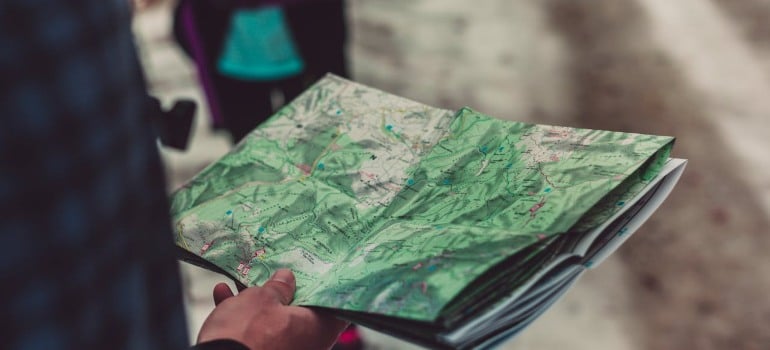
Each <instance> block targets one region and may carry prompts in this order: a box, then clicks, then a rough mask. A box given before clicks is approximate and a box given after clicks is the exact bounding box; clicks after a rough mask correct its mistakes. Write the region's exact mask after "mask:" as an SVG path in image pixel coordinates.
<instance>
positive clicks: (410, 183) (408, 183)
mask: <svg viewBox="0 0 770 350" xmlns="http://www.w3.org/2000/svg"><path fill="white" fill-rule="evenodd" d="M406 184H407V185H409V186H412V185H414V179H412V178H409V179H407V180H406Z"/></svg>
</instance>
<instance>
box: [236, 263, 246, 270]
mask: <svg viewBox="0 0 770 350" xmlns="http://www.w3.org/2000/svg"><path fill="white" fill-rule="evenodd" d="M244 267H246V264H244V263H240V264H238V267H236V268H235V269H236V270H237V271H243V268H244Z"/></svg>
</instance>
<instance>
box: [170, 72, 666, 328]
mask: <svg viewBox="0 0 770 350" xmlns="http://www.w3.org/2000/svg"><path fill="white" fill-rule="evenodd" d="M672 143H673V138H671V137H663V136H652V135H641V134H630V133H621V132H610V131H600V130H588V129H577V128H569V127H559V126H546V125H535V124H526V123H519V122H511V121H503V120H498V119H495V118H492V117H489V116H486V115H483V114H481V113H478V112H476V111H473V110H471V109H469V108H463V109H461V110H459V111H457V112H452V111H448V110H443V109H438V108H433V107H429V106H426V105H423V104H420V103H417V102H413V101H410V100H407V99H404V98H401V97H397V96H394V95H391V94H388V93H385V92H382V91H379V90H376V89H373V88H370V87H366V86H363V85H361V84H357V83H354V82H350V81H347V80H345V79H342V78H339V77H336V76H333V75H328V76H326V77H325V78H323V79H322V80H320V81H319V82H318V83H316V84H315V85H314V86H312V87H311V88H309V89H308V90H307V91H305V92H304V93H303V94H302V95H300V96H299V97H298V98H297V99H296V100H294V101H293V102H291V103H290V104H289V105H287V106H285V107H284V108H282V109H281V110H280V111H278V112H277V113H276V114H275V115H274V116H273V117H271V118H270V119H269V120H268V121H267V122H266V123H265V124H263V125H262V126H260V127H258V128H257V129H255V130H254V131H253V132H252V133H251V134H249V135H248V136H247V137H246V138H245V139H244V140H243V141H242V142H241V143H239V144H238V145H237V146H236V147H235V148H234V149H233V150H232V151H231V152H230V153H229V154H227V155H225V156H224V157H223V158H221V159H220V160H218V161H216V162H215V163H213V164H211V165H210V166H209V167H207V168H206V169H204V170H203V171H202V172H201V173H200V174H198V175H197V176H195V177H194V178H193V179H192V180H191V181H190V182H189V183H187V184H186V185H185V186H183V187H182V188H180V189H179V190H178V191H177V192H176V193H174V195H173V196H172V215H173V219H174V225H175V229H176V244H177V245H178V246H179V247H181V248H183V249H184V250H186V251H188V252H190V253H192V254H194V255H196V256H199V257H201V258H202V259H205V260H206V261H208V262H210V263H213V264H214V265H215V266H217V267H218V268H219V269H221V270H222V271H223V272H225V273H227V274H228V275H230V276H231V277H232V278H234V279H236V280H238V281H239V282H241V283H243V284H245V285H247V286H253V285H260V284H262V283H263V282H264V281H266V280H267V279H268V278H269V277H270V276H271V275H272V273H273V272H275V270H276V269H279V268H290V269H292V270H293V271H294V273H295V276H296V277H297V292H296V295H295V299H294V301H293V304H295V305H305V306H320V307H327V308H334V309H341V310H347V311H359V312H367V313H373V314H381V315H388V316H393V317H400V318H407V319H412V320H417V321H429V322H430V321H434V320H435V319H436V318H437V317H438V316H439V314H440V312H441V311H442V309H444V308H445V307H446V306H447V304H448V303H449V302H450V301H451V300H452V299H453V298H454V297H456V296H457V295H458V294H459V293H460V292H461V291H462V290H463V288H464V287H465V286H467V285H469V284H470V283H472V282H473V281H474V280H475V279H476V278H477V277H479V276H481V275H482V274H483V273H484V272H485V271H487V270H488V269H490V267H492V266H494V265H495V264H497V263H499V262H501V261H503V260H505V259H506V258H508V257H510V256H512V255H514V254H515V253H517V252H520V251H522V250H523V249H525V248H527V247H530V246H532V245H533V244H535V243H538V242H543V241H548V240H551V239H552V238H554V237H556V236H558V235H560V234H565V233H566V232H568V231H570V229H571V228H572V227H573V226H576V224H577V223H579V225H577V226H581V227H585V228H586V229H588V228H590V227H592V226H594V225H597V224H600V223H601V221H602V220H604V219H606V218H608V217H610V216H612V213H613V212H614V211H616V210H618V209H619V208H620V207H622V206H623V203H622V201H621V200H619V199H617V200H616V199H615V197H613V199H612V203H611V205H607V203H606V202H607V201H606V200H605V201H602V200H603V199H605V197H607V195H608V194H610V193H611V192H612V191H613V190H614V189H616V188H618V187H619V186H620V185H621V184H624V185H623V186H628V187H629V188H631V187H633V183H635V182H639V181H642V182H643V181H644V180H645V179H649V178H651V177H654V176H655V175H656V174H657V171H659V168H660V166H656V164H662V163H663V162H664V161H665V159H667V157H668V153H669V151H670V148H671V145H672ZM629 183H631V184H630V185H629ZM617 198H621V197H617ZM600 202H601V203H604V204H603V205H601V208H600V209H594V210H593V211H592V212H595V213H594V214H592V216H591V217H586V216H585V214H586V213H587V212H589V211H590V210H591V209H592V208H593V207H594V206H595V205H597V203H600ZM593 217H595V218H598V219H591V218H593Z"/></svg>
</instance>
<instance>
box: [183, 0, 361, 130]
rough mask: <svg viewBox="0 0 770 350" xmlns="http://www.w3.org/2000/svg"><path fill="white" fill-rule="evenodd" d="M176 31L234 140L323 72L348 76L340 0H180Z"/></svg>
mask: <svg viewBox="0 0 770 350" xmlns="http://www.w3.org/2000/svg"><path fill="white" fill-rule="evenodd" d="M174 33H175V37H176V39H177V41H178V42H179V43H180V46H182V48H184V50H185V52H187V53H188V54H189V55H190V57H191V58H192V59H193V61H194V62H195V64H196V68H197V71H198V77H199V79H200V82H201V85H202V87H203V90H204V93H205V95H206V99H207V101H208V104H209V109H210V113H211V116H212V124H213V126H214V127H215V128H225V129H226V130H228V131H229V133H230V134H231V136H232V138H233V141H235V142H237V141H238V140H240V139H242V138H243V137H244V136H246V134H248V133H249V132H250V131H251V130H253V129H254V128H255V127H256V126H257V125H259V124H260V123H262V122H263V121H265V120H266V119H267V118H268V117H269V116H271V115H272V114H273V113H274V112H275V111H276V110H277V109H278V108H279V107H281V106H282V105H283V104H284V103H285V102H288V101H290V100H292V99H294V98H295V97H296V96H297V95H299V93H301V92H302V91H303V90H304V89H305V88H307V87H308V86H309V85H310V84H312V83H313V82H315V81H316V80H318V79H320V78H321V77H322V76H323V75H324V74H326V73H334V74H337V75H340V76H343V77H348V68H347V61H346V58H345V44H346V38H347V25H346V19H345V6H344V2H343V1H342V0H304V1H302V0H267V1H260V0H241V1H216V0H181V1H180V2H179V3H178V5H177V8H176V11H175V19H174Z"/></svg>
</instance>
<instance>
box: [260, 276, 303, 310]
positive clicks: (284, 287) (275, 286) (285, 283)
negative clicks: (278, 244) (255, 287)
mask: <svg viewBox="0 0 770 350" xmlns="http://www.w3.org/2000/svg"><path fill="white" fill-rule="evenodd" d="M262 289H263V290H265V291H267V292H269V293H271V295H273V296H274V297H275V298H276V299H277V300H278V301H280V302H281V304H283V305H289V303H291V301H292V300H293V299H294V291H295V290H296V289H297V282H296V280H295V279H294V273H292V272H291V270H289V269H280V270H278V271H276V272H275V274H273V277H270V279H269V280H268V281H267V282H265V284H263V285H262Z"/></svg>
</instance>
